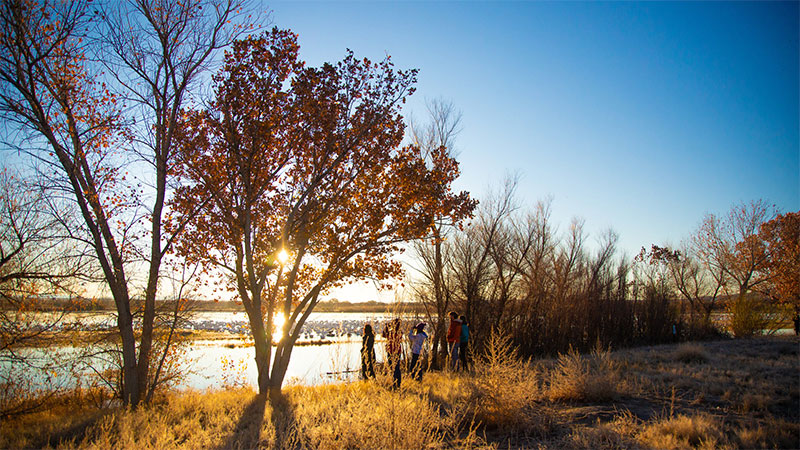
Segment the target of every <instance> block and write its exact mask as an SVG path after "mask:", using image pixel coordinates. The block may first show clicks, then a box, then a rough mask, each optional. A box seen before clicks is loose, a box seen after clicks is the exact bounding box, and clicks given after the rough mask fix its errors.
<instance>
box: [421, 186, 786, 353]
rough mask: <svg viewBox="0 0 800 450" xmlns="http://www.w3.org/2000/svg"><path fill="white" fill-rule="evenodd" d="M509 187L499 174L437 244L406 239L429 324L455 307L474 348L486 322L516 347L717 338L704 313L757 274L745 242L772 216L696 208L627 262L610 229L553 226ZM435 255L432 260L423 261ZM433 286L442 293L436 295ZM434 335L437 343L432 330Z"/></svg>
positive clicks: (746, 289) (752, 284)
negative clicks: (681, 237) (673, 240)
mask: <svg viewBox="0 0 800 450" xmlns="http://www.w3.org/2000/svg"><path fill="white" fill-rule="evenodd" d="M516 186H517V180H516V179H515V178H513V177H512V178H509V179H507V180H506V181H505V184H504V185H503V186H502V188H501V189H500V190H499V191H497V192H495V193H492V194H491V195H489V197H488V199H486V200H484V201H482V203H481V204H480V205H479V207H478V209H477V212H476V215H475V217H474V218H473V220H472V221H471V223H470V224H468V225H467V226H465V227H464V228H463V229H458V228H452V227H451V229H449V230H448V231H447V233H448V235H447V236H448V237H447V239H446V240H444V241H443V242H442V243H441V245H440V248H436V246H435V245H432V243H431V242H430V241H418V242H416V243H415V246H414V251H415V253H416V255H417V256H418V261H419V263H418V265H417V267H416V269H417V274H416V278H415V279H416V281H415V282H414V283H413V290H412V291H413V296H414V298H415V299H416V300H417V301H418V302H421V303H422V304H423V305H425V307H426V310H427V312H428V317H429V320H430V321H431V322H432V323H434V324H435V325H437V326H436V331H438V330H439V328H440V327H442V326H444V325H443V324H442V323H439V322H440V321H441V320H440V319H439V318H440V317H445V315H444V314H442V312H446V311H448V310H455V311H458V312H459V313H461V314H464V315H466V316H467V318H468V320H469V324H470V331H471V338H472V340H473V342H472V345H473V346H476V348H480V347H481V346H482V345H483V343H484V342H485V340H486V339H487V338H488V336H489V335H490V334H491V332H492V330H500V331H501V332H503V333H507V334H508V335H510V336H511V337H512V338H513V340H514V342H515V343H516V344H517V345H518V346H519V349H520V351H521V352H522V353H523V354H527V355H550V354H556V353H558V352H566V351H568V350H569V349H570V348H573V349H577V350H581V351H583V350H589V349H592V348H594V347H595V346H597V345H600V346H603V347H609V346H610V347H614V348H619V347H624V346H630V345H638V344H654V343H661V342H669V341H673V340H676V339H681V338H683V339H686V338H702V337H707V336H710V335H718V333H719V332H720V330H719V328H720V327H719V326H715V324H714V322H713V316H712V312H714V311H717V310H719V309H720V307H721V306H722V303H723V302H722V299H729V298H731V297H736V296H742V295H751V294H753V293H754V289H756V288H757V287H758V286H760V285H762V284H763V283H764V282H765V280H766V278H765V276H764V274H763V272H762V271H761V270H760V268H761V267H762V266H763V264H762V261H761V259H763V252H762V253H760V252H758V251H756V247H757V244H754V243H752V242H751V240H750V239H748V237H751V236H754V234H756V233H758V229H759V226H760V225H761V224H763V223H765V222H766V221H768V220H769V219H770V218H772V217H774V208H771V207H769V205H767V204H766V203H765V202H762V201H757V202H752V203H750V204H747V205H739V206H736V207H734V208H733V209H732V210H731V212H730V213H729V214H728V215H727V216H723V217H716V216H713V215H708V216H707V217H705V219H704V220H703V222H702V224H701V226H700V227H699V228H698V229H697V230H695V231H694V232H693V233H692V234H691V236H690V237H689V238H688V239H686V240H685V241H684V243H682V244H681V245H680V246H678V247H676V248H674V249H673V248H670V247H668V246H656V245H653V246H651V248H650V249H649V250H646V249H644V248H643V249H642V252H641V253H640V254H638V255H636V256H634V257H632V258H631V257H628V256H626V255H624V254H620V252H619V251H618V249H617V241H618V237H617V235H616V234H615V233H614V232H613V231H607V232H605V233H604V234H602V235H601V236H600V237H599V239H597V240H596V241H595V242H587V241H588V240H589V237H588V235H587V232H586V230H585V228H584V223H583V221H581V220H577V219H576V220H573V221H572V222H571V223H570V224H569V226H568V227H566V229H564V230H562V231H559V226H558V225H557V224H555V223H553V220H552V218H551V211H552V209H551V205H552V201H551V200H550V199H547V200H542V201H539V202H537V203H536V204H535V205H534V206H533V207H532V208H530V209H527V210H526V209H525V208H524V207H522V206H521V205H520V203H519V202H517V201H516V200H515V190H516ZM437 253H439V254H440V256H439V258H440V259H441V261H442V262H441V264H434V262H435V261H436V254H437ZM437 270H440V271H439V272H437ZM437 279H438V280H440V281H439V282H438V284H439V286H438V287H437V286H436V284H435V283H434V280H437ZM437 289H438V290H439V291H441V292H440V294H439V295H438V298H441V299H444V300H445V301H438V302H437V300H436V299H437V295H436V292H437ZM434 339H435V340H437V341H438V344H439V346H440V347H441V348H444V334H443V333H440V332H436V333H434ZM434 350H436V348H434Z"/></svg>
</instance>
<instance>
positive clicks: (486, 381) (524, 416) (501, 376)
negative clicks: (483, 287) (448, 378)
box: [471, 331, 546, 433]
mask: <svg viewBox="0 0 800 450" xmlns="http://www.w3.org/2000/svg"><path fill="white" fill-rule="evenodd" d="M475 369H476V376H475V377H472V378H471V382H472V383H473V385H474V388H475V390H476V392H475V397H476V398H477V400H478V401H477V402H476V403H475V415H476V418H477V419H478V420H479V421H480V422H482V423H483V424H485V425H487V426H489V427H501V428H504V429H506V430H509V431H518V430H526V431H528V432H531V431H532V432H534V433H539V432H542V431H543V430H544V429H545V428H546V423H544V422H542V420H541V418H540V416H539V415H538V414H536V412H535V410H534V408H532V405H533V403H534V401H535V399H536V398H537V396H538V395H539V394H538V393H539V386H538V384H537V382H536V376H535V375H536V374H535V373H534V371H533V370H532V369H530V367H529V366H528V364H527V363H526V362H525V361H523V360H522V359H520V358H519V357H518V355H517V353H516V351H515V349H514V346H513V343H512V341H511V338H510V337H509V336H507V335H503V334H500V333H499V332H497V331H492V333H491V334H490V335H489V338H488V339H487V341H486V347H485V350H484V352H483V353H482V354H481V355H479V356H478V358H477V359H476V364H475Z"/></svg>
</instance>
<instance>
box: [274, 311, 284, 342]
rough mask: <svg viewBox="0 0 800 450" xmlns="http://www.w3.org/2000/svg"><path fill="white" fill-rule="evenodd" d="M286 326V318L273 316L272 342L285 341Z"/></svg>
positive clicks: (278, 314) (277, 315) (280, 315)
mask: <svg viewBox="0 0 800 450" xmlns="http://www.w3.org/2000/svg"><path fill="white" fill-rule="evenodd" d="M285 325H286V316H284V315H283V314H281V313H277V314H275V315H274V316H272V330H273V331H272V341H273V342H280V340H281V339H283V327H284V326H285Z"/></svg>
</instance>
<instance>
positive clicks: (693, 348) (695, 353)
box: [673, 343, 710, 364]
mask: <svg viewBox="0 0 800 450" xmlns="http://www.w3.org/2000/svg"><path fill="white" fill-rule="evenodd" d="M673 358H674V359H675V360H676V361H680V362H683V363H687V364H692V363H704V362H707V361H708V360H709V359H710V358H709V356H708V352H706V350H705V349H704V348H703V346H702V345H700V344H696V343H684V344H681V345H679V346H678V348H676V349H675V352H674V353H673Z"/></svg>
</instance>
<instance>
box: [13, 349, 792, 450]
mask: <svg viewBox="0 0 800 450" xmlns="http://www.w3.org/2000/svg"><path fill="white" fill-rule="evenodd" d="M798 344H800V340H798V339H797V338H794V337H791V338H766V339H753V340H731V341H717V342H704V343H703V344H702V346H701V345H695V344H691V345H687V344H683V345H671V346H659V347H647V348H641V349H631V350H625V351H618V352H613V353H611V352H596V353H595V354H593V355H578V354H576V353H574V352H572V353H569V354H567V355H564V356H562V357H561V358H559V359H556V360H539V361H534V362H525V361H521V360H520V359H518V358H517V357H516V356H515V355H514V352H513V350H512V349H511V347H510V346H509V345H508V341H507V340H504V339H502V337H497V340H496V341H494V342H493V344H492V345H490V351H489V352H488V353H487V354H486V355H484V356H482V357H481V358H477V359H478V360H477V361H476V365H475V371H474V372H473V373H470V374H463V373H457V374H453V373H427V374H425V376H424V378H423V381H422V382H416V381H413V380H410V379H409V378H408V377H404V380H403V386H402V388H401V389H398V390H393V389H390V384H391V378H390V377H388V376H387V375H385V374H382V375H381V376H379V377H378V379H377V380H375V381H370V382H355V383H350V384H338V385H327V386H316V387H302V386H292V387H289V388H286V389H285V395H284V398H283V399H282V400H281V401H279V402H277V403H276V404H275V405H270V404H269V402H268V401H267V400H266V399H265V398H264V397H262V396H258V395H256V394H255V393H254V392H252V391H251V390H247V389H239V390H229V391H222V392H202V393H201V392H183V393H173V394H170V395H168V396H165V397H163V398H159V399H157V401H155V402H154V403H153V404H151V405H148V406H146V407H143V408H141V409H139V410H136V411H129V410H121V409H117V410H114V409H107V410H104V411H102V412H99V411H98V409H97V406H96V399H92V398H91V396H90V395H86V394H85V393H84V394H82V395H78V396H75V397H74V398H71V399H66V398H64V399H61V400H60V403H58V402H57V403H56V404H54V407H53V408H52V409H51V410H49V411H48V412H46V413H39V414H34V415H30V416H26V417H21V418H18V419H15V420H7V421H5V422H3V423H0V448H26V447H27V448H69V449H101V448H102V449H106V448H120V449H172V448H191V449H195V448H211V449H251V448H260V449H271V448H275V449H278V448H281V449H282V448H287V449H312V448H313V449H359V448H364V449H385V448H388V449H391V448H398V449H408V448H414V449H418V448H432V449H436V448H497V449H499V448H503V449H505V448H542V449H561V448H578V449H637V448H641V449H704V448H719V449H740V448H741V449H751V448H755V449H761V448H800V394H799V392H798V391H800V386H798V382H797V374H798V373H800V359H799V358H798ZM683 354H695V355H696V354H704V355H705V358H706V359H705V361H704V362H703V361H698V360H697V359H696V357H692V358H690V360H691V361H696V362H694V363H687V362H686V361H687V360H686V359H685V358H684V357H682V356H681V355H683ZM68 408H69V409H68Z"/></svg>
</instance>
